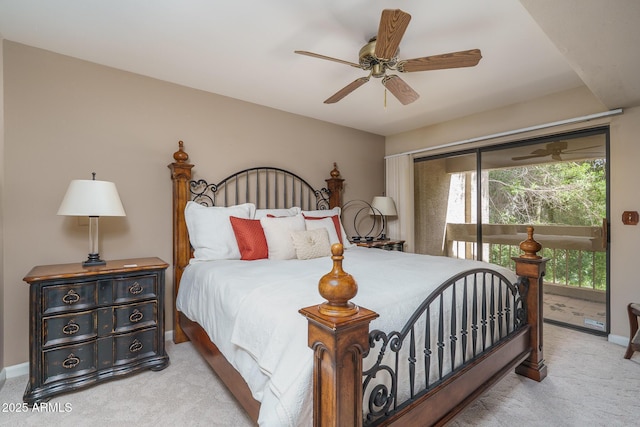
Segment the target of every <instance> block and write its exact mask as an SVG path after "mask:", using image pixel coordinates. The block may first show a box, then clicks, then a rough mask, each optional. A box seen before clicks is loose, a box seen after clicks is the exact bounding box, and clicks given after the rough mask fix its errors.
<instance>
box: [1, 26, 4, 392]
mask: <svg viewBox="0 0 640 427" xmlns="http://www.w3.org/2000/svg"><path fill="white" fill-rule="evenodd" d="M3 52H4V49H3V43H2V35H1V34H0V387H2V385H3V381H4V378H5V374H4V373H3V368H4V366H5V363H4V325H5V322H4V310H3V309H2V307H3V306H4V283H5V282H4V209H3V206H4V197H3V196H4V85H3V84H1V83H2V82H3V78H2V76H3V70H4V67H3V62H4V61H3V58H4V53H3Z"/></svg>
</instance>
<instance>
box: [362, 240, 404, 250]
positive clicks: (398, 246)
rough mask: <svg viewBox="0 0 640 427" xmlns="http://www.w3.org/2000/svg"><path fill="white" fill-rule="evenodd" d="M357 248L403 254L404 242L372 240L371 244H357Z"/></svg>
mask: <svg viewBox="0 0 640 427" xmlns="http://www.w3.org/2000/svg"><path fill="white" fill-rule="evenodd" d="M356 245H358V246H362V247H365V248H376V249H384V250H386V251H400V252H404V240H374V241H371V242H358V243H356Z"/></svg>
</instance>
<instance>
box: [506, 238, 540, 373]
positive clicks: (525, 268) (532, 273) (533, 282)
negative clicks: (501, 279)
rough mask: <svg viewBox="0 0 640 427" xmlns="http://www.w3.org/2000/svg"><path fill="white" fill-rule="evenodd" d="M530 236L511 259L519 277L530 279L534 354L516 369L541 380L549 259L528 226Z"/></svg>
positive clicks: (529, 299) (528, 312)
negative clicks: (544, 299) (543, 287)
mask: <svg viewBox="0 0 640 427" xmlns="http://www.w3.org/2000/svg"><path fill="white" fill-rule="evenodd" d="M527 234H528V236H527V237H528V238H527V240H525V241H523V242H522V243H520V249H521V250H522V251H523V252H524V254H523V255H520V256H519V257H513V258H512V259H513V260H514V261H515V262H516V274H517V275H518V276H522V277H526V278H527V279H528V280H529V289H528V292H527V307H528V309H527V323H528V324H529V326H530V327H531V334H530V337H531V339H530V345H531V354H530V355H529V357H527V359H525V361H524V362H522V363H521V364H520V365H518V366H517V367H516V373H517V374H520V375H523V376H525V377H528V378H531V379H533V380H536V381H542V380H543V379H544V378H545V377H546V376H547V365H546V364H545V363H544V354H543V346H542V324H543V321H544V318H543V313H542V306H543V301H542V297H543V292H542V278H543V277H544V274H545V267H546V264H547V259H546V258H542V257H541V256H539V255H538V254H537V252H538V251H539V250H540V249H541V248H542V246H541V245H540V243H538V242H536V241H535V240H534V239H533V227H527ZM532 308H533V309H532Z"/></svg>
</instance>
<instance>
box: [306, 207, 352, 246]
mask: <svg viewBox="0 0 640 427" xmlns="http://www.w3.org/2000/svg"><path fill="white" fill-rule="evenodd" d="M302 216H303V217H304V219H311V220H313V219H325V218H331V219H332V220H333V226H334V227H335V228H336V233H337V234H338V240H340V243H344V242H343V241H342V229H341V228H340V217H339V216H338V215H331V216H306V215H305V214H302Z"/></svg>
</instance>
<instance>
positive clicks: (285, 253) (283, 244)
mask: <svg viewBox="0 0 640 427" xmlns="http://www.w3.org/2000/svg"><path fill="white" fill-rule="evenodd" d="M260 224H261V225H262V229H263V230H264V237H265V238H266V239H267V246H268V247H269V259H294V258H295V257H296V249H295V247H294V246H293V241H292V240H291V232H292V231H304V230H305V224H304V217H303V216H302V215H296V216H287V217H282V218H268V217H267V218H260Z"/></svg>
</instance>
